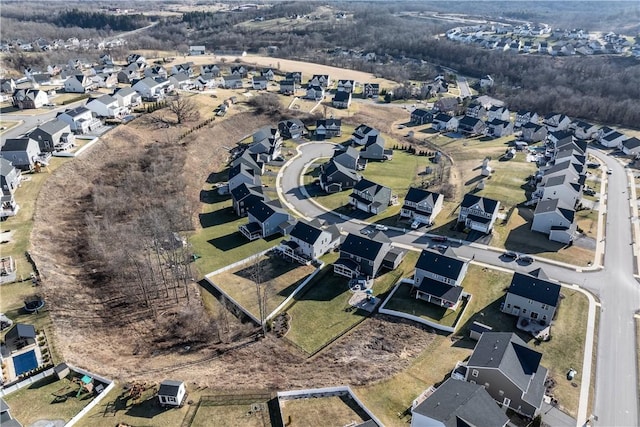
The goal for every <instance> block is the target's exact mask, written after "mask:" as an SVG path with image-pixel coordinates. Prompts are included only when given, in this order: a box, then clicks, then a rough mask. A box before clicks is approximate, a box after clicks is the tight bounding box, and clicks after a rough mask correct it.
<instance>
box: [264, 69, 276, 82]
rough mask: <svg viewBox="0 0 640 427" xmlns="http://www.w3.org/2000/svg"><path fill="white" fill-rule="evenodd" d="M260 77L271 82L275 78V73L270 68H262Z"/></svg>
mask: <svg viewBox="0 0 640 427" xmlns="http://www.w3.org/2000/svg"><path fill="white" fill-rule="evenodd" d="M260 76H262V77H264V78H266V79H267V80H268V81H273V80H274V79H275V78H276V72H275V71H274V70H273V69H272V68H263V69H262V70H261V71H260Z"/></svg>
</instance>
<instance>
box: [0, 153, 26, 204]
mask: <svg viewBox="0 0 640 427" xmlns="http://www.w3.org/2000/svg"><path fill="white" fill-rule="evenodd" d="M21 179H22V174H21V173H20V170H19V169H17V168H15V167H14V166H13V164H12V163H11V161H9V160H8V159H5V158H4V157H0V187H1V189H2V202H3V203H4V202H5V198H6V197H11V196H13V194H14V193H15V192H16V190H17V189H18V186H20V181H21Z"/></svg>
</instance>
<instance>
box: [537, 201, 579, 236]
mask: <svg viewBox="0 0 640 427" xmlns="http://www.w3.org/2000/svg"><path fill="white" fill-rule="evenodd" d="M575 214H576V213H575V211H574V210H573V209H572V208H571V207H570V206H568V205H566V204H565V203H563V202H562V200H560V199H550V200H542V201H540V202H538V205H537V206H536V210H535V212H534V215H533V223H532V225H531V230H533V231H538V232H540V233H544V234H547V235H549V239H550V240H555V241H559V242H561V243H569V242H570V241H571V240H572V239H573V235H574V233H575V230H576V225H575V223H574V219H575Z"/></svg>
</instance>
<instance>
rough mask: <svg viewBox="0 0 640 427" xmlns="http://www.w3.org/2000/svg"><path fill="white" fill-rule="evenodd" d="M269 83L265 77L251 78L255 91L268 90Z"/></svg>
mask: <svg viewBox="0 0 640 427" xmlns="http://www.w3.org/2000/svg"><path fill="white" fill-rule="evenodd" d="M268 85H269V81H268V80H267V78H266V77H265V76H253V77H252V78H251V87H252V88H253V89H255V90H267V86H268Z"/></svg>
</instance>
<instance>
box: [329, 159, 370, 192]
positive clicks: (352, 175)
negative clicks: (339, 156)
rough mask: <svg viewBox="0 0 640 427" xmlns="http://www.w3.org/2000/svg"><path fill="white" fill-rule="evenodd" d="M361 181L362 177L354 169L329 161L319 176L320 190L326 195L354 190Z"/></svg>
mask: <svg viewBox="0 0 640 427" xmlns="http://www.w3.org/2000/svg"><path fill="white" fill-rule="evenodd" d="M361 179H362V176H361V175H360V174H359V173H358V172H356V170H355V169H350V168H347V167H345V166H342V165H341V164H340V163H337V162H335V161H330V162H329V163H328V164H327V165H326V166H324V168H323V170H322V173H321V174H320V188H321V189H322V190H323V191H325V192H326V193H338V192H340V191H343V190H347V189H350V188H354V187H355V186H356V184H357V183H358V182H359V181H360V180H361Z"/></svg>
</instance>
